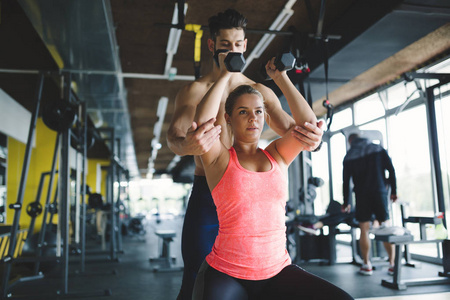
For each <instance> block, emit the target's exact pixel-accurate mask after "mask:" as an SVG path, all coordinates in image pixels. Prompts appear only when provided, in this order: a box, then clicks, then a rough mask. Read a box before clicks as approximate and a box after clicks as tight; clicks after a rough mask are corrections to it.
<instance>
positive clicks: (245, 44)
mask: <svg viewBox="0 0 450 300" xmlns="http://www.w3.org/2000/svg"><path fill="white" fill-rule="evenodd" d="M246 50H247V39H244V52H245V51H246Z"/></svg>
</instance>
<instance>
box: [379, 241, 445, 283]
mask: <svg viewBox="0 0 450 300" xmlns="http://www.w3.org/2000/svg"><path fill="white" fill-rule="evenodd" d="M375 239H376V240H379V241H382V242H388V243H391V244H393V245H395V263H394V275H393V277H392V281H389V280H384V279H383V280H381V285H382V286H385V287H388V288H392V289H396V290H406V288H407V287H408V286H417V285H428V284H443V283H450V274H449V273H448V272H444V273H442V272H439V274H438V275H439V277H432V278H417V279H407V280H406V279H403V280H402V277H401V275H402V272H401V270H402V266H401V263H402V257H403V256H402V251H401V247H402V246H403V245H405V246H406V245H409V244H420V243H422V244H423V243H441V242H443V241H444V240H420V241H414V237H413V236H412V235H409V234H408V235H375Z"/></svg>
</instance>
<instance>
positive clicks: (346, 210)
mask: <svg viewBox="0 0 450 300" xmlns="http://www.w3.org/2000/svg"><path fill="white" fill-rule="evenodd" d="M351 209H352V206H351V205H350V204H347V205H344V204H342V206H341V212H343V213H347V214H348V213H350V212H351Z"/></svg>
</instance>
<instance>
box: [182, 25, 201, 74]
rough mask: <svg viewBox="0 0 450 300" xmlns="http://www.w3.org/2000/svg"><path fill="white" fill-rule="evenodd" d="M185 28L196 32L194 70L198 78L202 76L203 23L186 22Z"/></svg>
mask: <svg viewBox="0 0 450 300" xmlns="http://www.w3.org/2000/svg"><path fill="white" fill-rule="evenodd" d="M185 29H186V30H187V31H193V32H194V33H195V44H194V71H195V79H198V78H200V57H201V49H202V48H201V47H202V36H203V30H202V25H199V24H186V26H185Z"/></svg>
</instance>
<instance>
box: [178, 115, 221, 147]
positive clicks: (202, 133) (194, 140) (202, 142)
mask: <svg viewBox="0 0 450 300" xmlns="http://www.w3.org/2000/svg"><path fill="white" fill-rule="evenodd" d="M215 121H216V118H212V119H210V120H209V121H207V122H205V123H203V124H202V125H201V126H200V127H198V128H197V123H196V122H192V126H191V127H190V128H189V129H188V132H187V133H186V138H185V139H184V141H183V149H185V150H186V153H187V154H188V155H202V154H205V153H206V152H208V151H209V149H211V147H212V145H213V144H214V142H215V141H216V140H217V139H219V138H220V132H221V130H222V129H221V126H220V125H217V126H214V122H215Z"/></svg>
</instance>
